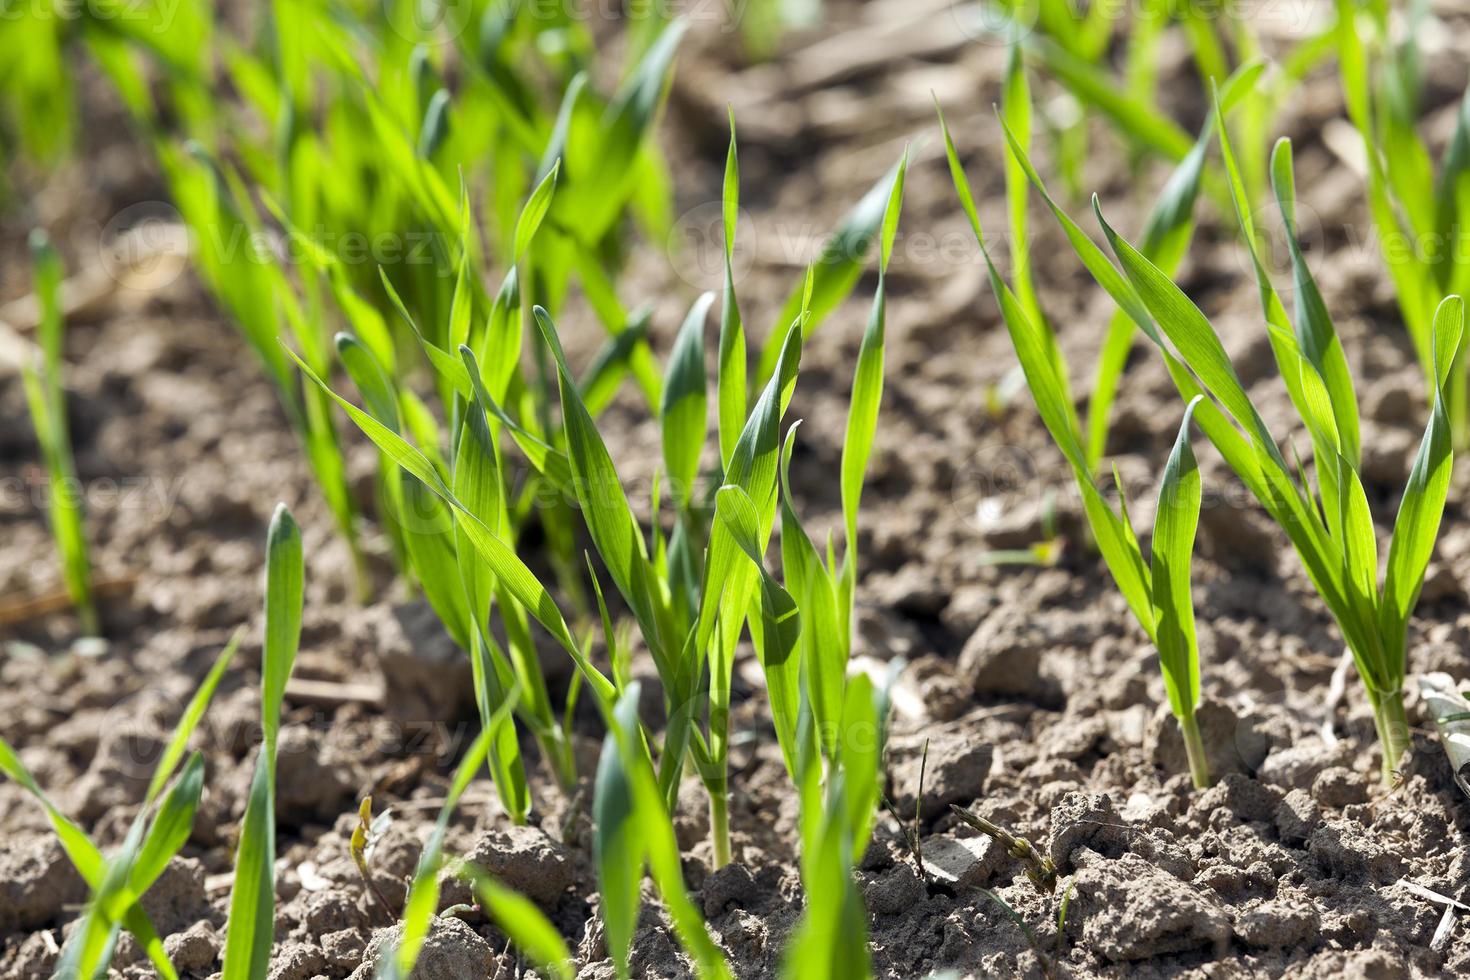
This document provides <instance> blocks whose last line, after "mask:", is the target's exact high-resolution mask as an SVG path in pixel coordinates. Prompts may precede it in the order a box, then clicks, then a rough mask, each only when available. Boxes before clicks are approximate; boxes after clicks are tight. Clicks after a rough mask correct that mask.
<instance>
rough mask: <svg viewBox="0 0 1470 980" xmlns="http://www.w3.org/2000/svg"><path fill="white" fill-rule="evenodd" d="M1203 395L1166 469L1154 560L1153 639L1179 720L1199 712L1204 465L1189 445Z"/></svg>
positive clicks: (1194, 402)
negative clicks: (1194, 592)
mask: <svg viewBox="0 0 1470 980" xmlns="http://www.w3.org/2000/svg"><path fill="white" fill-rule="evenodd" d="M1200 400H1201V396H1196V397H1195V398H1194V399H1192V400H1191V401H1190V403H1189V405H1188V407H1186V408H1185V410H1184V421H1183V422H1181V423H1180V425H1179V437H1178V438H1177V439H1176V440H1175V441H1174V449H1173V451H1172V452H1171V453H1170V454H1169V462H1168V463H1167V464H1166V465H1165V467H1164V478H1163V480H1162V482H1161V483H1160V486H1159V503H1158V509H1157V511H1156V512H1155V514H1154V538H1153V555H1152V559H1151V563H1150V580H1151V584H1152V592H1153V603H1154V608H1155V610H1156V617H1157V627H1156V629H1155V631H1154V639H1155V642H1156V643H1157V644H1158V648H1159V664H1160V666H1161V667H1162V668H1163V671H1164V686H1165V687H1166V688H1167V689H1168V694H1169V707H1170V708H1171V710H1172V711H1173V712H1174V716H1175V717H1176V718H1188V717H1192V716H1193V714H1194V709H1195V705H1196V704H1198V702H1199V648H1198V646H1197V644H1196V641H1195V630H1194V599H1193V597H1192V596H1191V594H1190V580H1191V575H1190V567H1191V564H1192V562H1193V558H1194V537H1195V532H1196V530H1197V529H1198V528H1199V511H1200V500H1201V488H1200V475H1199V465H1198V464H1197V463H1196V462H1195V458H1194V451H1193V449H1192V448H1191V447H1190V444H1189V423H1190V418H1191V417H1192V416H1193V415H1194V409H1195V406H1196V405H1198V404H1199V403H1200Z"/></svg>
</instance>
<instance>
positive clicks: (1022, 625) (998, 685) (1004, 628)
mask: <svg viewBox="0 0 1470 980" xmlns="http://www.w3.org/2000/svg"><path fill="white" fill-rule="evenodd" d="M1045 648H1046V633H1045V632H1044V631H1043V630H1042V629H1041V627H1040V626H1039V625H1038V624H1037V623H1036V621H1035V620H1033V619H1032V618H1031V617H1029V616H1027V615H1026V614H1025V612H1024V611H1022V610H1020V609H1018V608H1017V607H1014V606H1001V607H999V608H998V609H996V610H995V611H994V612H992V613H991V614H990V615H989V616H987V617H986V618H985V620H984V621H983V622H982V623H981V624H980V626H979V628H978V629H976V630H975V632H974V633H973V634H971V635H970V639H969V640H968V641H966V643H965V646H964V649H963V650H961V651H960V663H959V675H960V676H961V677H964V678H967V679H968V680H969V682H970V685H971V687H972V688H973V689H974V691H975V693H976V694H1014V695H1030V694H1036V693H1037V692H1038V690H1039V688H1040V687H1041V654H1042V651H1043V650H1044V649H1045Z"/></svg>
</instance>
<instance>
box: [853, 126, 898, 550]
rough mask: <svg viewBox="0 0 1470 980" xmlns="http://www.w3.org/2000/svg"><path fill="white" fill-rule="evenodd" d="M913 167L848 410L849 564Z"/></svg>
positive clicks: (891, 231)
mask: <svg viewBox="0 0 1470 980" xmlns="http://www.w3.org/2000/svg"><path fill="white" fill-rule="evenodd" d="M907 169H908V152H907V151H905V152H904V156H903V159H901V160H900V161H899V164H898V174H897V176H896V177H895V179H894V181H893V188H892V191H891V193H890V196H889V200H888V208H887V217H886V218H885V219H884V232H883V247H882V252H881V253H880V257H879V270H878V287H877V289H876V290H875V291H874V293H873V308H872V312H871V313H869V315H868V326H867V329H866V330H864V331H863V341H862V345H861V346H860V347H859V348H858V362H857V368H856V370H855V372H854V374H853V379H852V401H851V404H850V405H849V408H848V413H847V433H846V436H845V437H844V439H843V443H842V469H841V493H842V517H843V527H844V530H845V533H846V537H847V557H846V559H845V562H846V563H853V562H854V561H855V557H854V556H855V554H856V550H857V518H858V505H859V503H860V502H861V499H862V493H863V478H864V476H865V475H866V473H867V469H868V459H869V457H870V456H871V455H872V451H873V438H874V435H875V433H876V432H877V429H878V407H879V404H880V403H881V402H882V400H883V357H884V353H883V352H884V345H885V343H886V333H887V329H886V323H887V288H886V283H885V280H886V278H887V274H886V269H887V266H888V257H889V253H890V252H891V251H892V249H893V241H894V238H895V236H896V234H897V231H898V215H899V209H900V208H901V207H902V204H903V185H904V175H905V172H906V171H907Z"/></svg>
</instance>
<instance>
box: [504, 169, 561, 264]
mask: <svg viewBox="0 0 1470 980" xmlns="http://www.w3.org/2000/svg"><path fill="white" fill-rule="evenodd" d="M559 173H561V160H559V159H558V160H557V161H556V162H554V163H553V164H552V165H551V169H550V170H549V171H547V173H546V176H545V177H543V178H541V181H540V183H538V184H537V185H536V189H535V190H534V191H532V192H531V196H530V197H529V198H528V199H527V200H526V206H525V207H524V208H522V209H521V214H520V217H519V218H517V219H516V230H515V251H514V252H512V253H511V258H510V261H511V264H512V265H514V264H515V263H517V262H519V261H520V260H521V257H522V256H524V255H525V254H526V250H527V249H529V248H530V247H531V240H532V239H534V238H535V237H536V232H537V230H538V229H540V227H541V221H542V219H543V218H545V217H546V212H547V211H549V210H551V197H552V195H553V194H554V193H556V178H557V175H558V174H559Z"/></svg>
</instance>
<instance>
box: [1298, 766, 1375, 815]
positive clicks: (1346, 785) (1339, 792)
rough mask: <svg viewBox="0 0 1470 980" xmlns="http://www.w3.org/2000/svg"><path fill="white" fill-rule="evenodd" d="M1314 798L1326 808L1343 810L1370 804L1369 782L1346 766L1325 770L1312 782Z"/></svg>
mask: <svg viewBox="0 0 1470 980" xmlns="http://www.w3.org/2000/svg"><path fill="white" fill-rule="evenodd" d="M1312 797H1313V799H1315V800H1316V801H1317V802H1318V803H1320V804H1322V805H1323V806H1326V807H1332V808H1334V809H1341V808H1342V807H1345V806H1351V805H1352V804H1354V803H1367V802H1368V781H1367V780H1365V779H1364V778H1363V777H1362V776H1360V775H1359V774H1358V773H1355V772H1353V771H1352V770H1351V769H1348V768H1346V767H1345V766H1332V767H1330V768H1328V769H1323V770H1322V771H1321V772H1319V773H1318V774H1317V778H1316V779H1314V780H1312Z"/></svg>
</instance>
